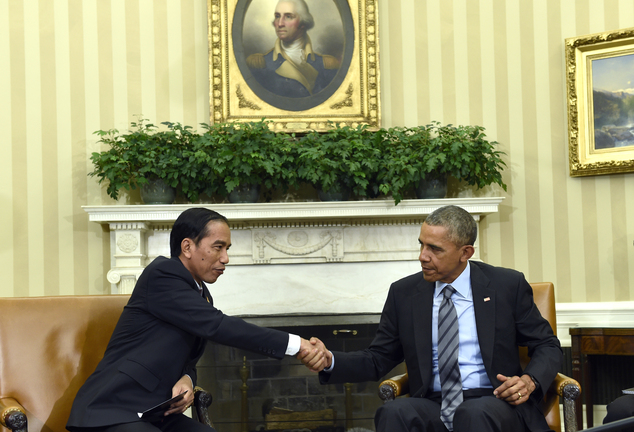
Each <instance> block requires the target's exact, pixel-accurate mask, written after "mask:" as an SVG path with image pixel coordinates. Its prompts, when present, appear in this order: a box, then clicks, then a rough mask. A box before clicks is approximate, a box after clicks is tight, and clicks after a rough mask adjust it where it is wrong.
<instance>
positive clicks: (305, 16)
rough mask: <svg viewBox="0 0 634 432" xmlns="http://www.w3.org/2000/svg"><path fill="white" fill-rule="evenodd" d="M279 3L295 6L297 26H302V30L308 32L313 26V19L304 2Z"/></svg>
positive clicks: (282, 0)
mask: <svg viewBox="0 0 634 432" xmlns="http://www.w3.org/2000/svg"><path fill="white" fill-rule="evenodd" d="M280 3H293V4H294V5H295V12H297V15H299V25H303V26H304V30H306V31H308V30H310V29H311V28H313V27H314V26H315V19H314V18H313V16H312V15H311V13H310V11H309V10H308V5H307V4H306V2H305V1H304V0H280V1H278V2H277V4H278V5H279V4H280Z"/></svg>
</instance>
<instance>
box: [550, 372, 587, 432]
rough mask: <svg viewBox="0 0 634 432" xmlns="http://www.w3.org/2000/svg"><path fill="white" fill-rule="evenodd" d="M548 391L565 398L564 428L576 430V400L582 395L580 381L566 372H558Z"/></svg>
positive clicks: (567, 430) (572, 431) (574, 431)
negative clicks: (565, 373) (568, 375)
mask: <svg viewBox="0 0 634 432" xmlns="http://www.w3.org/2000/svg"><path fill="white" fill-rule="evenodd" d="M548 391H550V392H553V393H556V394H558V395H559V396H560V397H562V398H563V401H564V403H563V405H564V430H565V431H566V432H576V431H577V409H576V406H575V400H576V399H577V398H578V397H579V395H581V386H580V385H579V383H578V382H577V381H576V380H574V379H572V378H570V377H567V376H566V375H564V374H557V376H556V377H555V379H554V381H553V382H552V384H551V385H550V388H549V389H548Z"/></svg>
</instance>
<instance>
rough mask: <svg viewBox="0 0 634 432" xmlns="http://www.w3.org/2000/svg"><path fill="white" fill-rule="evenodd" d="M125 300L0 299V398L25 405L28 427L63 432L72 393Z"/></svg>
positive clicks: (108, 297) (100, 353)
mask: <svg viewBox="0 0 634 432" xmlns="http://www.w3.org/2000/svg"><path fill="white" fill-rule="evenodd" d="M129 298H130V296H129V295H89V296H56V297H30V298H0V398H13V399H15V400H16V401H17V402H18V403H20V404H21V405H22V406H23V407H24V408H25V409H26V411H27V413H26V414H27V419H28V428H29V431H31V432H40V431H46V432H63V431H66V421H67V420H68V416H69V414H70V408H71V405H72V403H73V400H74V399H75V395H76V394H77V391H78V390H79V388H80V387H81V386H82V385H83V383H84V382H85V381H86V379H87V378H88V376H89V375H90V374H91V373H92V372H93V371H94V370H95V368H96V366H97V363H99V361H100V360H101V358H102V357H103V354H104V351H105V349H106V346H107V345H108V341H109V340H110V336H111V335H112V332H113V330H114V327H115V325H116V323H117V321H118V320H119V316H120V315H121V312H122V311H123V307H124V306H125V305H126V303H127V302H128V299H129ZM0 429H1V430H3V431H8V429H5V428H2V427H0Z"/></svg>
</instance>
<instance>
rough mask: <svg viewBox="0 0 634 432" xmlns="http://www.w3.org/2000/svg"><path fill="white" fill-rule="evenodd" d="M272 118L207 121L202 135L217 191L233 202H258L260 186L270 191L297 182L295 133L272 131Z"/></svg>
mask: <svg viewBox="0 0 634 432" xmlns="http://www.w3.org/2000/svg"><path fill="white" fill-rule="evenodd" d="M270 123H271V122H270V121H267V120H265V119H262V120H260V121H257V122H245V123H240V122H231V123H219V124H213V125H207V126H205V128H206V129H207V132H206V133H204V134H203V135H202V136H201V140H202V141H206V142H208V143H209V145H208V148H207V155H208V157H209V161H210V162H209V163H210V164H211V166H212V168H213V171H214V173H215V176H216V177H217V178H218V180H219V184H218V193H220V194H221V195H226V196H228V197H229V200H230V201H231V202H255V201H257V200H258V196H259V189H260V187H261V186H264V187H265V188H266V189H267V193H269V194H270V193H271V191H273V190H275V189H283V190H287V189H288V188H289V187H290V186H295V185H296V184H297V174H296V170H295V169H294V167H293V163H294V156H295V155H294V152H293V150H294V145H293V139H292V138H293V136H292V135H287V134H283V133H278V132H275V131H272V130H271V129H270V128H269V124H270Z"/></svg>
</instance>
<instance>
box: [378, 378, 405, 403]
mask: <svg viewBox="0 0 634 432" xmlns="http://www.w3.org/2000/svg"><path fill="white" fill-rule="evenodd" d="M408 393H409V376H408V375H407V374H406V373H405V374H403V375H397V376H394V377H392V378H389V379H386V380H385V381H383V382H382V383H381V385H380V386H379V397H380V398H381V400H383V403H385V402H388V401H391V400H394V399H396V398H397V397H399V396H401V395H405V394H408Z"/></svg>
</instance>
